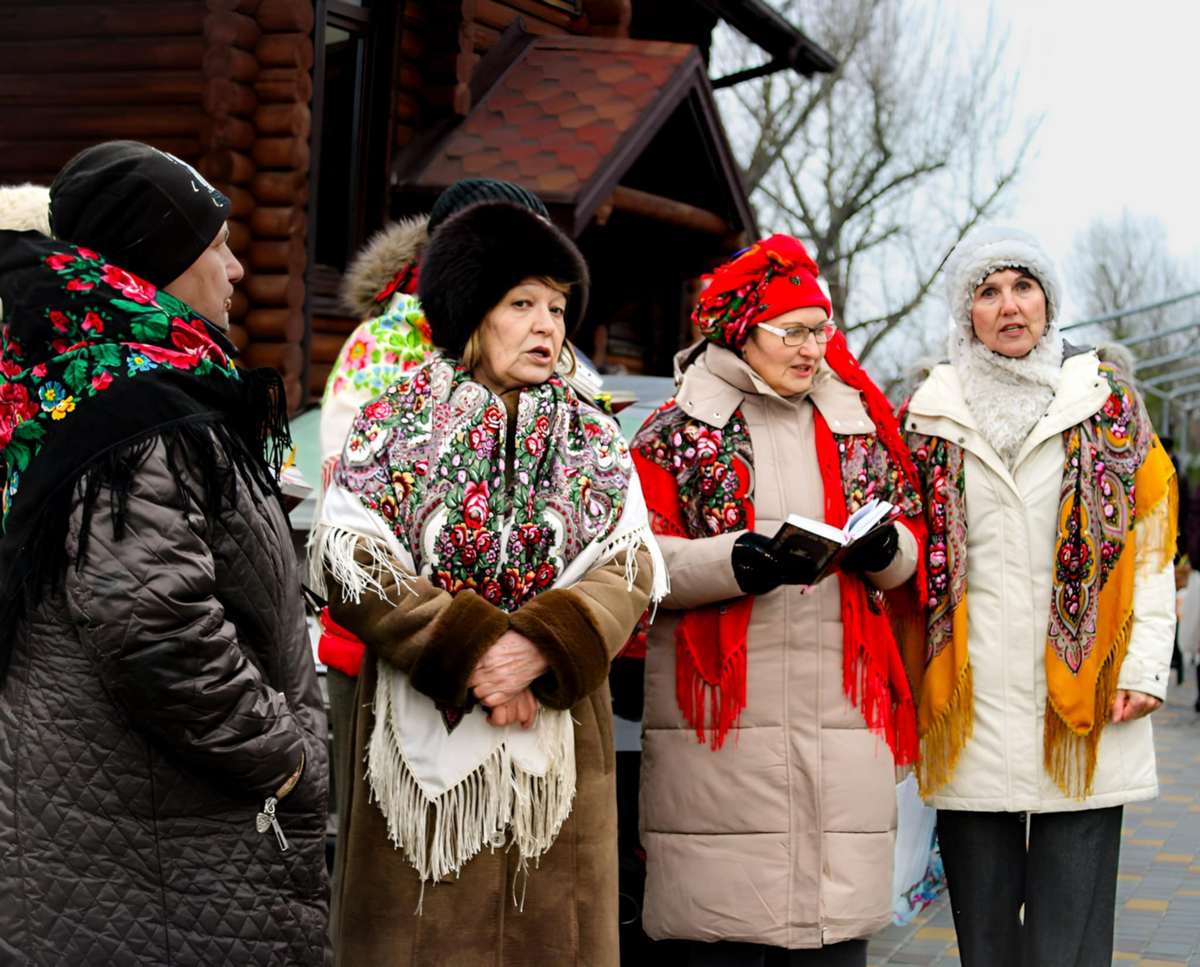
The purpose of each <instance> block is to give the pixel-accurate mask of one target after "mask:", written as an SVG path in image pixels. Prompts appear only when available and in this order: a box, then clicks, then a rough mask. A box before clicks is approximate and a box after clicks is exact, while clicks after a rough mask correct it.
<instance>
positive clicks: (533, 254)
mask: <svg viewBox="0 0 1200 967" xmlns="http://www.w3.org/2000/svg"><path fill="white" fill-rule="evenodd" d="M528 278H545V279H552V280H553V281H555V282H562V283H565V284H567V285H569V286H570V287H571V289H570V292H569V293H568V295H567V311H566V319H565V322H566V331H567V337H568V338H570V336H571V334H572V333H573V332H574V331H575V329H576V328H577V327H578V326H579V321H580V319H582V318H583V313H584V310H585V309H586V308H587V299H588V270H587V263H585V262H584V260H583V256H582V255H581V254H580V253H579V249H577V248H576V247H575V243H574V242H572V241H571V239H570V238H568V237H567V236H566V235H565V234H564V233H563V232H562V231H560V230H559V229H558V228H556V227H555V226H554V225H552V224H551V223H550V222H549V221H547V220H546V219H544V218H541V217H540V216H538V215H536V214H534V213H533V212H532V211H530V210H529V209H528V208H525V207H523V206H522V205H514V204H509V203H508V202H487V203H484V204H482V205H473V206H471V207H470V208H466V209H464V210H463V211H461V212H458V213H457V214H456V215H453V216H452V217H450V218H448V219H446V222H445V224H443V225H442V226H441V227H440V228H439V229H438V230H437V231H436V232H434V233H433V237H432V238H431V239H430V241H429V245H428V246H427V247H426V249H425V253H424V255H423V256H422V259H421V278H420V282H419V286H420V291H419V296H420V299H421V308H422V309H423V310H424V312H425V319H426V321H427V322H428V323H429V329H430V332H431V334H432V336H433V344H434V345H435V346H437V347H438V348H439V349H441V350H443V351H444V352H445V353H447V354H448V355H450V356H453V357H454V358H456V359H458V358H461V356H462V352H463V349H464V348H465V347H466V345H467V340H468V339H470V338H471V333H473V332H474V331H475V330H476V329H478V328H479V325H480V324H481V323H482V322H483V319H484V317H485V316H486V315H487V314H488V313H489V312H490V311H491V310H492V309H493V308H495V306H496V304H497V303H498V302H499V301H500V300H501V299H502V298H503V297H504V294H505V293H506V292H508V290H509V289H511V288H513V287H514V286H517V285H520V284H521V282H522V281H524V280H525V279H528Z"/></svg>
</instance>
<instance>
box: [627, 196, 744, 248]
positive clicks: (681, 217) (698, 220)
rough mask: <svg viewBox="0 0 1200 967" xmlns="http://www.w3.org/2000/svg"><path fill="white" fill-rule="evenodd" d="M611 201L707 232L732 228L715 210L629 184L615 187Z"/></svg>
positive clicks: (726, 231)
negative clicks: (639, 188) (711, 210)
mask: <svg viewBox="0 0 1200 967" xmlns="http://www.w3.org/2000/svg"><path fill="white" fill-rule="evenodd" d="M611 201H612V206H613V208H615V209H616V210H617V211H623V212H629V213H630V214H632V215H639V216H641V217H643V218H649V219H653V220H654V221H656V222H664V223H666V224H668V225H674V226H676V227H678V228H686V229H688V230H690V231H693V232H701V233H703V234H705V235H722V236H723V235H728V234H729V233H730V232H732V231H733V229H732V228H730V226H729V223H728V222H726V221H725V219H723V218H722V217H721V216H720V215H718V214H716V213H715V212H710V211H708V210H707V209H704V208H698V207H696V206H695V205H688V204H686V203H684V202H681V201H676V200H675V199H673V198H667V197H665V196H663V195H654V194H651V193H650V192H648V191H639V190H638V189H636V188H626V187H625V186H624V185H618V186H617V187H616V188H615V189H614V190H613V193H612V199H611Z"/></svg>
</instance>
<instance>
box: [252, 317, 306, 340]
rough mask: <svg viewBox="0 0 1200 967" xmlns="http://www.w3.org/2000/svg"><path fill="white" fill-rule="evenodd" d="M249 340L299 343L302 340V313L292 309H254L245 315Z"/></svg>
mask: <svg viewBox="0 0 1200 967" xmlns="http://www.w3.org/2000/svg"><path fill="white" fill-rule="evenodd" d="M246 329H247V331H248V332H249V333H250V338H251V339H267V340H280V341H283V342H299V341H300V340H301V339H303V338H304V313H303V312H302V311H299V310H294V309H254V310H252V311H251V312H249V313H248V314H247V315H246Z"/></svg>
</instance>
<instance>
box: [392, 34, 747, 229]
mask: <svg viewBox="0 0 1200 967" xmlns="http://www.w3.org/2000/svg"><path fill="white" fill-rule="evenodd" d="M688 99H690V100H691V107H692V110H691V112H690V113H691V116H692V117H694V118H695V123H696V125H697V126H698V127H699V128H700V129H701V130H700V131H699V134H700V135H701V137H702V138H703V140H704V142H705V143H706V145H707V147H708V151H707V152H706V154H707V156H708V157H707V162H708V163H710V164H712V165H713V166H714V175H715V177H714V183H715V185H714V195H716V196H719V195H725V196H726V197H725V198H724V199H723V203H722V204H718V205H717V206H716V207H719V208H724V209H725V214H726V215H727V216H728V217H729V220H730V223H731V225H733V226H734V227H735V228H737V229H739V230H741V229H749V230H752V229H753V225H754V218H753V214H752V212H751V209H750V205H749V202H748V200H747V199H746V195H745V191H744V189H743V187H742V185H741V181H740V179H739V176H738V173H737V166H736V164H735V163H734V161H733V158H732V154H731V152H730V151H729V146H728V144H727V142H726V140H725V136H724V133H723V130H722V128H721V124H720V121H719V118H718V115H717V112H716V108H715V105H714V104H713V102H712V95H711V89H710V88H709V86H708V80H707V77H706V74H705V67H704V63H703V61H702V60H701V57H700V54H699V53H698V52H697V50H696V49H695V48H694V47H692V46H689V45H686V44H672V43H664V42H657V41H640V40H626V39H613V38H604V39H601V38H592V37H572V36H560V37H539V38H537V39H536V40H532V41H531V42H529V43H528V44H527V45H526V46H524V48H523V49H522V50H521V51H520V52H519V53H518V54H517V56H516V57H515V58H514V60H513V61H512V63H511V64H510V65H509V66H508V67H507V69H506V70H504V71H503V72H502V73H501V74H500V75H499V76H498V78H497V79H496V80H495V82H494V83H492V85H491V86H490V87H489V88H488V89H487V91H486V93H484V94H483V96H482V97H481V98H480V99H479V100H478V101H477V103H476V104H475V106H474V108H473V109H472V110H471V112H470V114H468V115H467V117H466V118H464V119H463V120H462V122H461V123H459V124H458V125H457V126H456V127H454V128H453V129H452V130H451V131H450V132H449V133H448V134H446V135H444V136H443V137H442V139H441V140H440V141H439V142H438V143H436V144H435V145H434V146H433V147H432V148H431V149H426V150H425V151H424V152H423V157H421V158H420V159H412V158H410V159H408V161H409V164H408V165H407V171H406V172H404V173H402V174H401V175H400V177H399V179H398V183H397V187H398V188H400V189H401V190H406V189H407V190H414V191H419V192H422V193H430V192H433V191H438V190H441V189H442V188H444V187H446V186H448V185H451V184H453V183H454V182H455V181H458V180H459V179H460V178H470V177H476V178H479V177H487V178H503V179H507V180H512V181H517V182H519V183H521V184H522V185H525V186H527V187H529V188H531V189H532V190H534V191H536V192H537V193H538V194H539V195H540V196H541V197H542V199H543V200H544V201H546V203H547V204H549V205H551V206H552V207H554V206H559V208H560V210H561V209H563V208H565V209H567V210H568V211H569V218H567V219H565V221H567V222H568V223H569V224H568V225H567V227H568V229H570V230H573V231H574V233H575V234H578V233H579V232H580V231H582V229H583V227H584V226H585V225H586V224H587V223H588V221H589V220H590V219H591V218H592V216H593V214H595V212H596V209H597V208H598V207H599V206H600V205H601V204H603V203H604V202H605V201H606V200H607V199H608V198H609V197H610V196H611V195H612V192H613V189H614V188H615V187H616V186H617V184H618V182H619V181H620V179H621V178H622V176H623V175H624V174H625V173H626V172H627V171H628V170H629V168H630V166H631V165H632V164H633V163H634V162H635V161H636V160H637V158H638V156H639V155H640V154H641V152H642V151H643V150H644V149H645V147H646V146H647V145H648V144H649V142H650V141H651V140H652V138H653V137H654V136H655V134H657V133H658V132H659V130H660V129H661V128H662V126H663V124H664V123H665V122H666V120H667V119H668V118H669V117H670V116H671V115H672V114H673V112H675V111H676V110H677V109H678V108H679V107H680V106H681V105H682V104H683V103H684V102H685V100H688ZM414 160H415V163H414ZM705 160H706V159H703V158H693V159H685V158H681V159H680V163H681V164H683V163H692V164H699V163H705ZM715 201H722V199H720V198H716V199H715Z"/></svg>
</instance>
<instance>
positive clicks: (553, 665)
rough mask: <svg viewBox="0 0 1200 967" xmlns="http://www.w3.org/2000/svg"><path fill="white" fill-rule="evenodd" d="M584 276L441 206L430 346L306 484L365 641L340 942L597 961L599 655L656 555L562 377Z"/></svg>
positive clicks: (650, 580)
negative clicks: (322, 478)
mask: <svg viewBox="0 0 1200 967" xmlns="http://www.w3.org/2000/svg"><path fill="white" fill-rule="evenodd" d="M587 286H588V276H587V269H586V266H585V265H584V263H583V259H582V257H581V256H580V254H579V252H578V250H577V249H576V248H575V246H574V245H573V244H572V242H571V241H570V239H568V238H567V237H566V236H565V235H563V234H562V233H561V232H560V231H558V229H556V228H554V227H553V226H552V225H551V224H550V223H549V222H548V221H547V220H546V219H544V218H541V217H539V216H538V215H536V214H534V213H533V212H531V211H529V210H528V209H526V208H523V207H520V206H517V205H511V204H506V203H485V204H481V205H475V206H472V207H470V208H468V209H465V210H464V211H462V212H460V213H459V214H457V215H455V216H454V217H452V218H450V219H449V220H447V221H446V223H445V224H444V225H443V226H442V227H440V228H439V229H438V230H437V231H436V232H435V233H434V235H433V238H432V239H431V240H430V243H429V246H428V248H427V249H426V251H425V255H424V260H423V263H422V266H421V279H420V296H421V303H422V305H423V307H424V310H425V315H426V318H427V320H428V322H429V326H430V330H431V333H432V338H433V342H434V345H435V346H437V347H438V349H439V350H440V353H439V354H438V355H437V356H435V357H434V358H433V359H432V360H431V361H430V362H428V363H427V364H426V365H425V366H423V367H421V368H420V369H418V370H416V371H415V372H413V373H411V374H407V375H406V376H405V377H404V378H403V379H401V380H400V381H399V382H397V383H396V384H394V385H393V386H392V387H391V388H390V389H389V390H388V391H387V392H386V393H384V394H383V396H381V397H380V398H379V399H377V400H375V401H374V402H372V403H370V404H368V405H367V406H365V407H364V408H363V409H362V410H361V411H360V413H359V416H358V418H357V419H356V421H355V423H354V426H353V428H352V430H351V432H350V436H349V438H348V440H347V442H346V447H345V450H344V451H343V454H342V457H341V460H340V462H339V464H338V467H337V469H336V470H335V471H334V479H333V483H332V485H331V486H330V487H329V489H328V490H327V491H326V494H325V500H324V505H323V509H322V514H321V520H320V523H319V524H318V527H317V530H316V532H315V535H314V542H315V553H314V555H313V561H314V563H315V569H316V570H318V571H321V572H322V573H320V574H317V575H314V578H315V579H318V580H320V581H324V582H325V585H326V587H327V588H328V591H329V598H330V610H331V612H332V615H333V618H334V620H335V621H336V622H337V623H338V624H340V625H342V626H343V627H345V628H348V629H349V630H351V631H352V632H354V633H355V634H356V635H358V636H359V637H360V638H361V639H362V640H363V641H364V642H365V643H366V645H367V648H368V655H367V660H366V661H365V662H364V664H363V667H362V673H361V675H360V678H359V685H358V689H359V691H358V695H357V700H356V702H355V710H356V718H355V723H354V728H355V732H354V736H355V757H356V758H357V759H358V760H359V761H364V762H365V763H366V767H365V770H364V771H363V772H360V773H359V775H358V776H357V777H356V780H355V784H354V788H353V789H352V790H351V793H350V806H349V822H348V831H347V834H346V837H345V840H346V841H345V842H344V843H341V844H339V845H340V848H341V849H343V850H344V851H345V853H344V863H345V866H344V873H343V876H342V878H341V883H340V886H339V891H340V897H339V903H338V911H339V912H338V923H337V924H335V936H336V938H337V940H336V943H337V955H338V959H339V961H340V962H342V963H347V964H355V965H360V964H361V965H368V967H369V965H375V964H441V963H464V964H467V963H485V962H487V963H500V964H510V963H529V962H532V961H534V960H538V961H541V962H546V963H588V964H616V963H617V959H618V951H617V868H616V866H617V864H616V808H615V800H614V788H613V778H614V776H613V751H612V740H611V709H610V699H609V694H608V685H607V673H608V664H609V661H610V659H611V657H612V655H613V654H615V652H616V651H617V650H619V649H620V647H621V646H622V645H623V644H624V642H625V639H626V638H627V637H628V635H629V633H630V632H631V631H632V629H633V626H634V624H635V622H636V621H637V619H638V617H639V616H640V614H641V613H642V611H643V610H644V609H645V607H646V605H647V603H648V601H649V600H650V598H651V597H656V596H660V595H661V591H662V588H656V587H654V586H653V585H655V584H656V583H657V582H658V581H661V580H662V576H663V570H662V568H661V567H660V566H655V565H654V564H653V563H652V561H653V557H654V556H655V555H656V553H657V552H656V550H654V545H653V539H652V538H651V537H650V534H649V528H648V526H647V519H646V510H645V504H644V502H643V500H642V496H641V490H640V488H639V486H638V483H637V477H636V474H635V472H634V469H633V465H632V461H631V459H630V456H629V451H628V448H627V447H626V444H625V441H624V439H623V438H622V436H621V433H620V430H619V429H618V427H617V425H616V423H615V422H614V421H613V420H612V419H611V418H609V417H607V416H606V415H604V414H603V413H601V412H600V411H598V410H597V409H595V408H594V407H593V406H592V405H591V404H590V403H588V402H586V401H584V400H582V399H581V398H580V397H579V396H578V395H577V394H576V393H575V391H574V390H573V389H572V388H571V387H570V385H569V384H568V383H567V381H566V380H565V379H564V373H565V372H567V371H569V370H570V368H571V359H570V352H569V350H568V349H565V340H566V337H567V335H568V334H569V333H570V332H571V331H572V330H573V329H574V328H575V327H576V325H577V324H578V322H579V319H580V317H581V316H582V314H583V310H584V307H585V305H586V302H587ZM498 847H499V848H498Z"/></svg>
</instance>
